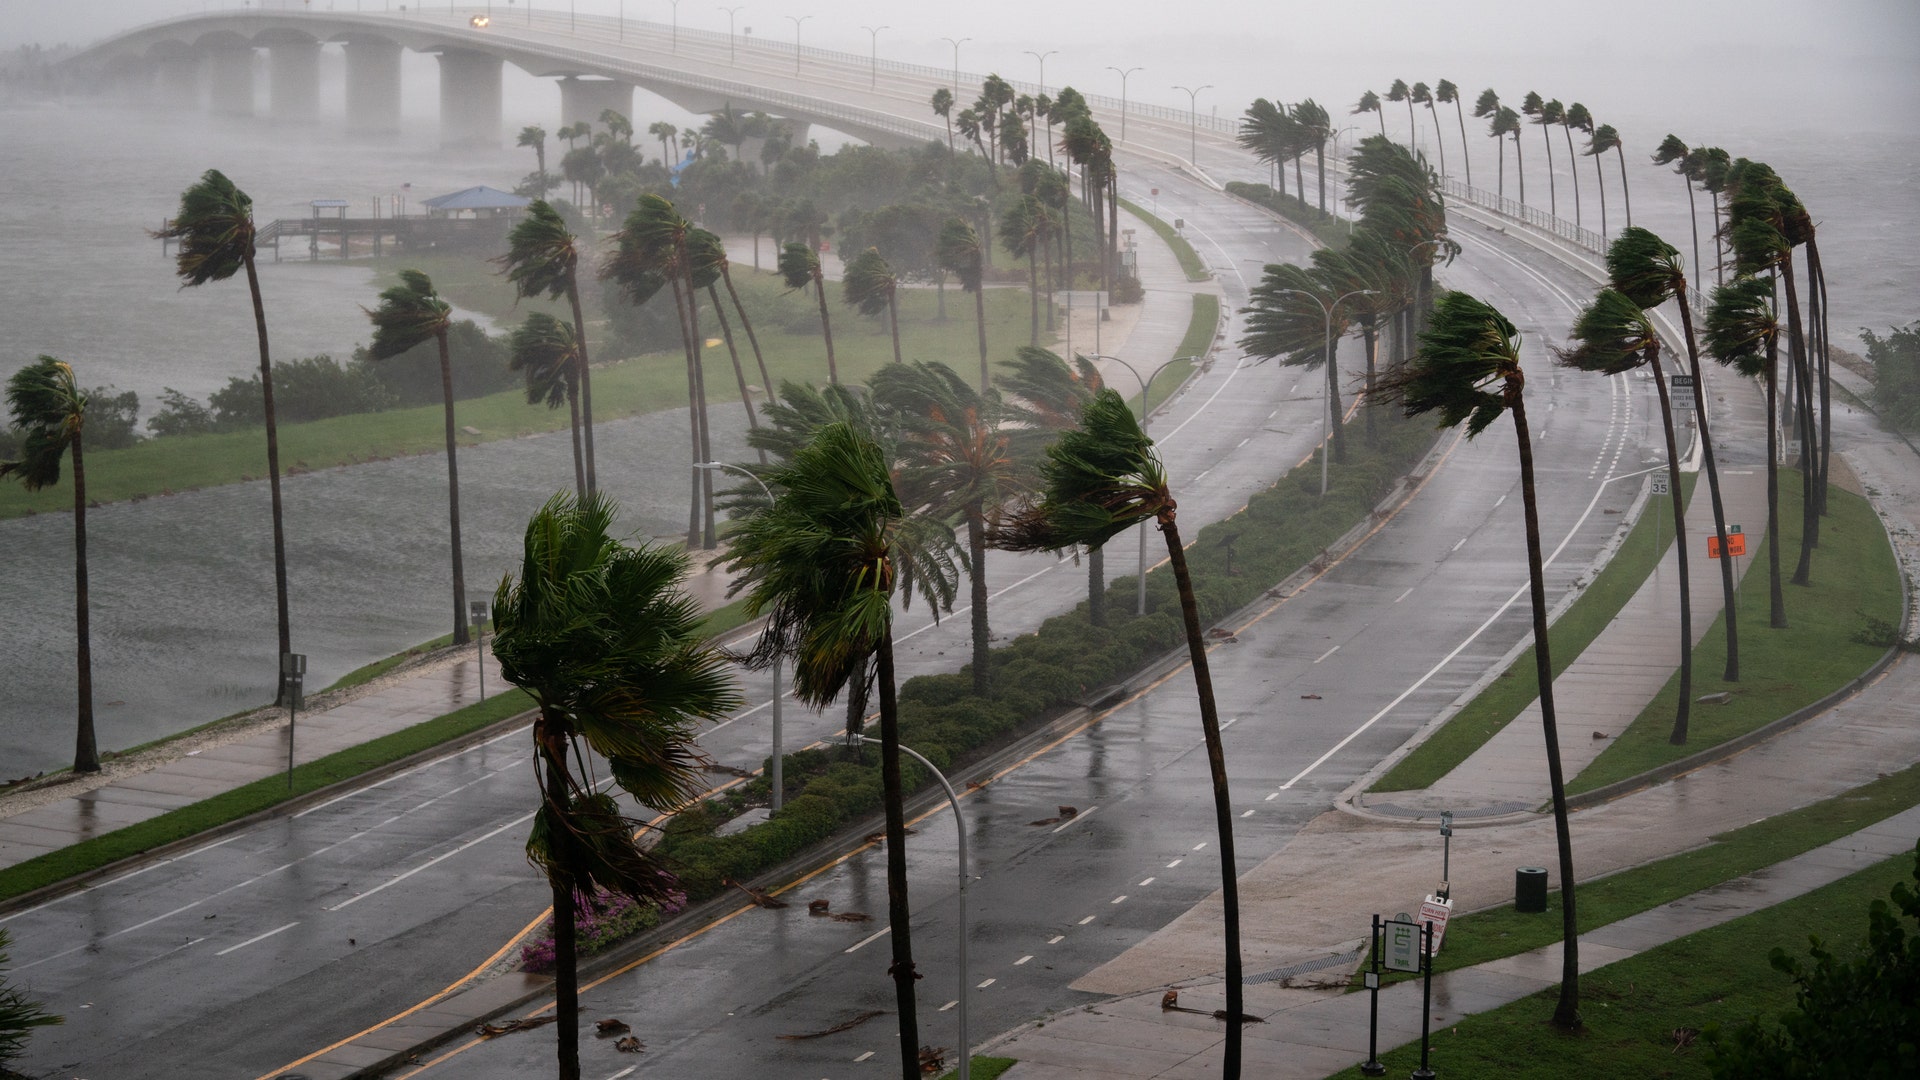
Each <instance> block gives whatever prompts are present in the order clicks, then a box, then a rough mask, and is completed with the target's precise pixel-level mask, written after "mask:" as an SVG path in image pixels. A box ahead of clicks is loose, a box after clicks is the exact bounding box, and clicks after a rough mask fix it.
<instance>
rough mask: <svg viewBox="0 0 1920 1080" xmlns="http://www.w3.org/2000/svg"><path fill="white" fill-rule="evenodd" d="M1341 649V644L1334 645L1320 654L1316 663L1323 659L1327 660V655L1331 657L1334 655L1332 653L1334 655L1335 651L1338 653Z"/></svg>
mask: <svg viewBox="0 0 1920 1080" xmlns="http://www.w3.org/2000/svg"><path fill="white" fill-rule="evenodd" d="M1339 651H1340V646H1338V645H1335V646H1334V647H1333V648H1331V649H1328V650H1327V651H1326V652H1323V653H1321V654H1320V656H1319V658H1318V659H1316V660H1315V661H1314V663H1316V664H1317V663H1319V662H1320V661H1321V660H1325V659H1326V658H1327V657H1329V656H1332V655H1333V654H1334V653H1337V652H1339Z"/></svg>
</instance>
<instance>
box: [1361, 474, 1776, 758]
mask: <svg viewBox="0 0 1920 1080" xmlns="http://www.w3.org/2000/svg"><path fill="white" fill-rule="evenodd" d="M1696 479H1698V476H1697V475H1694V474H1690V475H1687V476H1683V477H1681V481H1680V482H1681V484H1682V486H1683V487H1685V488H1686V489H1687V494H1689V495H1691V494H1692V487H1693V484H1694V481H1695V480H1696ZM1649 507H1650V508H1649V509H1648V510H1646V511H1644V512H1642V513H1641V515H1640V520H1639V521H1637V522H1635V523H1634V526H1633V530H1632V531H1631V532H1629V533H1628V534H1627V539H1626V540H1625V541H1624V542H1623V543H1622V544H1621V545H1620V550H1618V551H1616V552H1615V553H1614V555H1613V558H1611V559H1609V560H1608V561H1607V565H1606V566H1605V567H1603V568H1602V569H1601V571H1600V573H1599V574H1598V575H1596V576H1595V577H1594V579H1593V583H1592V584H1591V585H1588V586H1587V588H1586V591H1584V592H1582V593H1581V594H1580V596H1579V598H1578V599H1576V600H1575V601H1574V602H1573V603H1572V604H1571V605H1570V606H1569V607H1568V608H1567V610H1566V611H1565V612H1563V613H1562V614H1561V616H1560V618H1559V619H1557V620H1555V621H1554V624H1553V626H1552V627H1551V628H1550V629H1549V630H1548V638H1549V640H1550V641H1551V643H1552V647H1553V674H1554V677H1555V678H1558V677H1559V676H1560V675H1561V674H1562V673H1564V672H1565V671H1566V670H1567V668H1568V667H1570V666H1572V664H1573V662H1574V661H1575V660H1577V659H1579V658H1580V654H1581V653H1582V652H1585V651H1586V648H1587V646H1589V645H1591V644H1593V639H1595V638H1597V637H1599V636H1600V633H1601V631H1603V630H1605V629H1606V628H1607V627H1608V626H1610V625H1611V624H1612V623H1613V620H1614V619H1615V618H1616V617H1618V616H1619V614H1620V609H1621V608H1624V607H1626V606H1627V601H1629V600H1631V599H1633V595H1634V593H1636V592H1639V591H1640V586H1641V585H1643V584H1645V583H1646V580H1647V578H1648V577H1649V576H1650V575H1651V574H1652V573H1653V569H1654V567H1655V566H1657V565H1659V562H1660V556H1661V554H1663V551H1664V548H1663V547H1656V539H1655V535H1656V533H1658V534H1659V536H1660V539H1659V541H1658V543H1659V544H1661V545H1664V544H1667V543H1670V542H1671V541H1672V538H1673V523H1672V521H1671V520H1665V521H1664V523H1663V524H1662V523H1660V521H1659V520H1658V519H1660V518H1666V519H1670V518H1671V517H1672V515H1671V514H1664V515H1656V513H1655V512H1654V510H1653V509H1652V508H1651V504H1649ZM1702 507H1703V508H1704V503H1703V504H1702ZM1691 508H1692V506H1691V503H1689V509H1691ZM1695 531H1696V532H1698V529H1697V527H1696V529H1695ZM1760 577H1761V582H1762V586H1763V589H1764V585H1765V579H1766V575H1765V573H1764V572H1763V573H1762V574H1761V575H1760ZM1761 595H1762V601H1763V602H1764V600H1765V593H1764V591H1763V592H1762V594H1761ZM1763 618H1764V616H1763ZM1743 626H1744V624H1743ZM1708 637H1709V638H1711V637H1712V634H1711V633H1709V634H1708ZM1744 645H1745V640H1744V635H1743V638H1742V646H1743V647H1744ZM1722 655H1723V656H1724V652H1723V654H1722ZM1677 662H1678V661H1677V660H1676V663H1677ZM1723 663H1724V661H1723ZM1693 669H1694V671H1695V672H1696V673H1698V672H1702V671H1709V670H1710V671H1712V672H1714V673H1715V674H1717V673H1718V672H1719V671H1720V670H1721V668H1720V667H1719V666H1715V667H1712V668H1707V667H1704V666H1703V662H1702V660H1701V652H1700V650H1699V649H1697V648H1696V649H1695V650H1694V661H1693ZM1701 684H1702V680H1701V679H1700V678H1699V677H1698V676H1697V674H1696V677H1695V680H1694V685H1695V686H1696V687H1697V686H1700V685H1701ZM1539 697H1540V679H1539V677H1538V676H1537V675H1536V674H1535V668H1534V651H1533V648H1532V646H1528V647H1527V649H1526V651H1524V652H1522V653H1521V654H1520V655H1519V656H1518V657H1516V658H1515V659H1514V661H1513V664H1512V666H1510V667H1508V668H1507V670H1506V671H1505V672H1503V673H1502V674H1501V676H1500V677H1499V678H1498V679H1495V680H1494V681H1493V682H1492V683H1490V684H1488V685H1487V687H1486V688H1485V689H1483V690H1481V691H1480V693H1479V694H1478V695H1476V696H1475V697H1474V699H1473V700H1472V701H1469V702H1468V703H1467V704H1465V705H1464V706H1462V707H1461V709H1460V711H1459V712H1457V713H1455V714H1454V715H1453V717H1452V718H1451V719H1449V720H1448V721H1447V722H1446V723H1445V724H1444V725H1442V726H1441V727H1440V729H1439V730H1438V731H1435V732H1434V733H1433V734H1432V735H1430V736H1428V738H1427V740H1426V741H1425V742H1422V743H1421V744H1420V745H1419V746H1417V747H1415V748H1414V749H1413V750H1412V752H1410V753H1409V754H1407V756H1406V757H1404V758H1402V759H1400V762H1399V763H1398V764H1396V765H1395V766H1394V767H1393V768H1391V769H1389V770H1387V772H1386V773H1385V775H1383V776H1381V777H1380V779H1378V780H1376V781H1374V784H1373V787H1371V788H1369V789H1368V790H1369V791H1376V792H1378V791H1418V790H1421V789H1423V788H1427V787H1431V786H1432V785H1433V784H1434V783H1435V782H1437V781H1438V780H1439V779H1440V778H1441V777H1443V776H1445V775H1447V774H1448V773H1450V772H1452V771H1453V770H1454V769H1455V768H1456V767H1458V766H1459V764H1460V763H1461V762H1463V761H1465V760H1467V758H1469V757H1471V756H1473V754H1474V752H1475V751H1477V750H1479V749H1480V747H1481V746H1483V745H1485V744H1486V742H1487V740H1488V739H1491V738H1493V737H1494V735H1496V734H1498V733H1499V731H1500V729H1501V728H1503V727H1506V726H1507V724H1508V723H1510V722H1512V721H1513V719H1514V718H1515V717H1517V716H1519V715H1520V714H1521V712H1523V711H1524V710H1525V709H1526V708H1527V706H1529V705H1531V704H1533V703H1534V701H1535V700H1537V699H1538V698H1539ZM1668 715H1669V716H1671V715H1672V713H1671V711H1669V713H1668ZM1701 745H1708V744H1705V743H1702V744H1701ZM1694 749H1696V750H1697V749H1699V747H1698V746H1696V747H1694Z"/></svg>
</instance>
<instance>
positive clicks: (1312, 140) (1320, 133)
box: [1292, 98, 1333, 214]
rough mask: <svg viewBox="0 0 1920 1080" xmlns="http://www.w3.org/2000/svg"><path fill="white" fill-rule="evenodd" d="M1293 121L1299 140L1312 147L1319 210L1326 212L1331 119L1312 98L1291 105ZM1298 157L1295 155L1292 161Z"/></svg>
mask: <svg viewBox="0 0 1920 1080" xmlns="http://www.w3.org/2000/svg"><path fill="white" fill-rule="evenodd" d="M1292 116H1293V122H1294V124H1295V125H1296V127H1297V128H1298V131H1299V141H1300V142H1301V143H1302V144H1303V145H1305V146H1311V147H1313V167H1314V172H1315V175H1316V178H1317V179H1318V181H1319V185H1320V212H1321V213H1322V214H1324V213H1326V212H1327V140H1328V139H1331V138H1333V119H1332V118H1331V117H1329V116H1328V115H1327V110H1326V109H1325V108H1324V107H1323V106H1321V104H1320V103H1319V102H1317V101H1315V100H1313V99H1312V98H1308V99H1306V100H1305V101H1302V102H1300V103H1299V104H1298V105H1295V106H1294V107H1293V111H1292ZM1299 160H1300V159H1299V157H1298V156H1297V155H1296V156H1295V157H1294V161H1295V162H1298V161H1299ZM1306 198H1307V193H1306V192H1304V191H1303V192H1301V193H1300V201H1301V202H1305V201H1306Z"/></svg>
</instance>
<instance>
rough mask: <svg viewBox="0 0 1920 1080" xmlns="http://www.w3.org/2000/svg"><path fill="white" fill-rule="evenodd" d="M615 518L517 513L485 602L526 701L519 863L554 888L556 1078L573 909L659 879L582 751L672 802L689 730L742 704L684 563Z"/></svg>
mask: <svg viewBox="0 0 1920 1080" xmlns="http://www.w3.org/2000/svg"><path fill="white" fill-rule="evenodd" d="M613 516H614V507H613V504H612V503H611V502H610V501H608V500H606V499H605V498H603V497H600V496H588V498H587V501H586V502H584V503H579V502H575V500H574V499H573V498H572V497H571V496H567V495H558V496H555V497H554V498H553V499H552V500H551V501H549V502H548V503H547V504H546V506H544V507H542V508H541V509H540V511H539V513H537V514H535V515H534V516H533V519H532V520H531V521H529V522H528V523H527V533H526V543H525V558H524V560H523V561H522V563H521V567H520V578H519V580H517V581H516V580H514V579H513V577H512V576H511V575H509V576H507V577H506V578H504V579H503V580H502V581H501V582H500V588H499V590H498V591H497V592H496V593H495V594H494V599H493V613H494V615H493V617H494V638H493V655H494V656H495V657H496V658H498V659H499V661H500V673H501V675H502V677H504V678H505V679H506V680H507V681H508V682H510V683H513V684H514V685H515V686H518V687H520V689H522V690H524V691H526V692H527V694H528V695H529V696H530V697H532V698H533V701H534V705H535V706H536V707H537V708H538V709H539V711H540V715H539V717H538V718H537V719H535V720H534V723H533V751H534V761H535V763H536V765H537V769H536V771H535V779H536V782H537V783H538V784H539V787H540V809H539V810H538V811H537V812H536V814H535V816H534V822H533V831H532V834H531V835H530V836H528V838H527V860H528V861H529V862H531V863H533V865H534V866H536V867H538V868H539V869H540V870H541V871H542V872H543V873H544V874H545V875H546V878H547V882H548V883H549V884H550V885H551V886H552V892H553V944H554V1011H555V1015H556V1018H557V1021H558V1022H557V1023H556V1024H555V1027H556V1028H557V1029H558V1034H559V1044H560V1045H559V1063H560V1076H561V1078H562V1080H578V1078H579V1076H580V1019H579V1016H580V1012H579V1009H580V1006H579V978H578V971H577V968H576V966H575V926H574V911H575V905H576V904H577V903H580V902H581V901H582V900H585V901H586V902H592V901H593V899H594V898H595V897H597V896H598V895H599V893H600V892H602V891H605V892H617V893H622V894H624V895H626V896H629V897H632V898H633V899H635V900H639V901H649V900H651V901H657V900H660V899H664V898H665V897H666V896H667V895H668V894H669V892H670V891H671V890H672V887H673V879H672V877H670V876H669V875H667V874H666V873H664V872H663V871H662V869H661V868H660V866H659V865H658V864H657V863H656V862H655V861H654V860H653V859H652V858H651V857H650V856H649V855H648V854H647V852H646V850H645V849H644V848H642V847H641V845H640V844H639V843H637V842H636V839H635V838H636V833H637V830H638V828H639V822H636V821H633V820H631V819H629V818H627V817H626V816H625V815H623V814H622V813H621V812H620V807H619V805H618V804H617V803H616V802H615V801H614V797H613V796H612V795H609V794H607V793H606V792H604V791H601V790H600V789H599V786H598V785H597V784H596V783H595V782H594V780H593V775H592V774H593V772H595V771H597V770H595V769H594V767H593V765H592V764H591V762H592V760H593V759H592V758H590V757H589V756H588V752H589V751H591V752H592V753H593V754H597V755H599V756H600V757H603V758H605V759H606V762H607V772H608V775H609V776H610V777H611V779H612V780H613V782H614V783H616V784H618V785H619V786H620V787H621V788H623V789H625V790H626V791H627V792H628V793H629V794H631V795H633V796H634V798H636V799H638V800H639V801H640V803H641V804H643V805H645V806H649V807H652V808H654V809H657V810H662V811H670V810H675V809H678V808H679V807H681V806H684V805H686V804H687V803H689V802H691V801H692V800H693V799H694V798H696V797H697V796H698V794H699V792H700V789H701V787H702V785H703V780H702V776H703V772H702V764H703V758H702V755H701V753H700V750H699V747H698V746H697V745H696V744H695V742H694V727H695V725H696V724H698V723H699V722H700V721H703V720H707V721H712V720H718V719H720V718H721V717H722V716H724V715H726V714H727V713H728V712H730V711H731V710H733V709H734V708H736V707H738V705H739V703H740V695H739V693H738V691H736V690H735V689H734V686H733V680H732V677H731V675H730V674H729V673H728V670H727V669H728V666H729V663H730V661H729V660H728V658H727V657H726V656H725V655H723V654H722V653H721V652H720V651H719V650H718V649H716V648H714V647H713V646H712V645H709V644H707V643H706V641H705V640H704V637H705V636H704V635H703V634H702V633H701V632H700V626H701V620H702V615H701V611H700V605H699V604H698V603H697V602H696V601H694V600H693V599H692V598H691V597H689V596H688V595H687V594H686V593H685V592H684V591H683V589H682V588H681V585H682V582H683V580H684V579H685V577H686V572H687V561H686V557H685V556H683V555H681V554H679V553H677V552H673V551H670V550H666V549H662V548H655V547H648V546H642V547H628V546H626V545H624V544H622V543H620V542H619V541H618V540H615V539H614V538H613V537H612V536H611V535H610V530H611V528H612V525H613ZM576 764H579V765H581V766H584V768H585V769H586V770H587V771H586V775H582V774H581V773H580V772H577V771H576ZM576 897H579V898H580V899H576Z"/></svg>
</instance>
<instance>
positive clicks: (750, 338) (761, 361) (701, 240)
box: [689, 229, 773, 429]
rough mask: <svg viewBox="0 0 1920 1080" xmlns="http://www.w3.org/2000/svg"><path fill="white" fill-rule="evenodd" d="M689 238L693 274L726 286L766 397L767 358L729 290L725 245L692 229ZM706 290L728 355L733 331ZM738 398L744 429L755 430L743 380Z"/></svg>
mask: <svg viewBox="0 0 1920 1080" xmlns="http://www.w3.org/2000/svg"><path fill="white" fill-rule="evenodd" d="M693 237H694V240H695V241H696V243H695V244H694V245H693V247H692V249H691V250H690V251H689V254H690V255H691V256H692V258H693V272H694V274H695V276H696V277H698V276H701V275H702V274H704V273H706V272H708V271H711V272H714V273H717V274H718V275H719V279H720V281H721V283H722V284H724V285H726V287H727V297H728V299H730V300H732V301H733V311H734V314H735V315H738V316H739V317H740V328H741V329H742V330H745V331H746V333H747V344H748V346H750V347H751V348H752V349H753V362H754V364H755V365H756V366H758V367H759V369H760V386H761V388H762V390H763V392H764V393H766V394H769V395H770V394H772V393H773V376H772V375H771V374H769V373H768V372H767V358H766V356H765V355H764V354H762V353H761V351H760V338H759V337H758V335H756V334H754V332H753V320H752V319H749V318H748V317H747V307H746V305H745V304H742V303H741V302H740V290H738V289H736V288H734V287H733V263H732V261H731V260H729V259H728V258H727V249H726V245H724V244H722V243H721V241H720V237H719V236H718V235H716V234H714V233H711V232H708V231H707V230H705V229H695V230H694V231H693ZM756 240H757V238H756ZM707 291H708V292H709V293H710V294H713V309H714V312H715V313H716V314H718V315H719V318H720V329H721V331H722V332H723V333H724V334H725V335H726V338H727V349H728V351H729V352H732V351H733V331H732V330H731V329H729V328H728V327H727V318H726V315H725V313H724V312H721V310H720V297H719V296H718V294H714V293H713V286H712V285H709V286H708V287H707ZM739 367H740V358H739V356H738V354H735V356H734V369H735V371H736V372H737V371H738V370H739ZM740 396H741V399H742V400H744V401H745V402H746V406H747V426H748V428H750V429H751V428H757V427H759V426H760V425H759V422H758V421H757V420H755V418H754V411H753V400H752V397H751V395H750V393H749V391H748V389H747V387H746V385H745V379H744V378H742V380H741V387H740Z"/></svg>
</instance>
